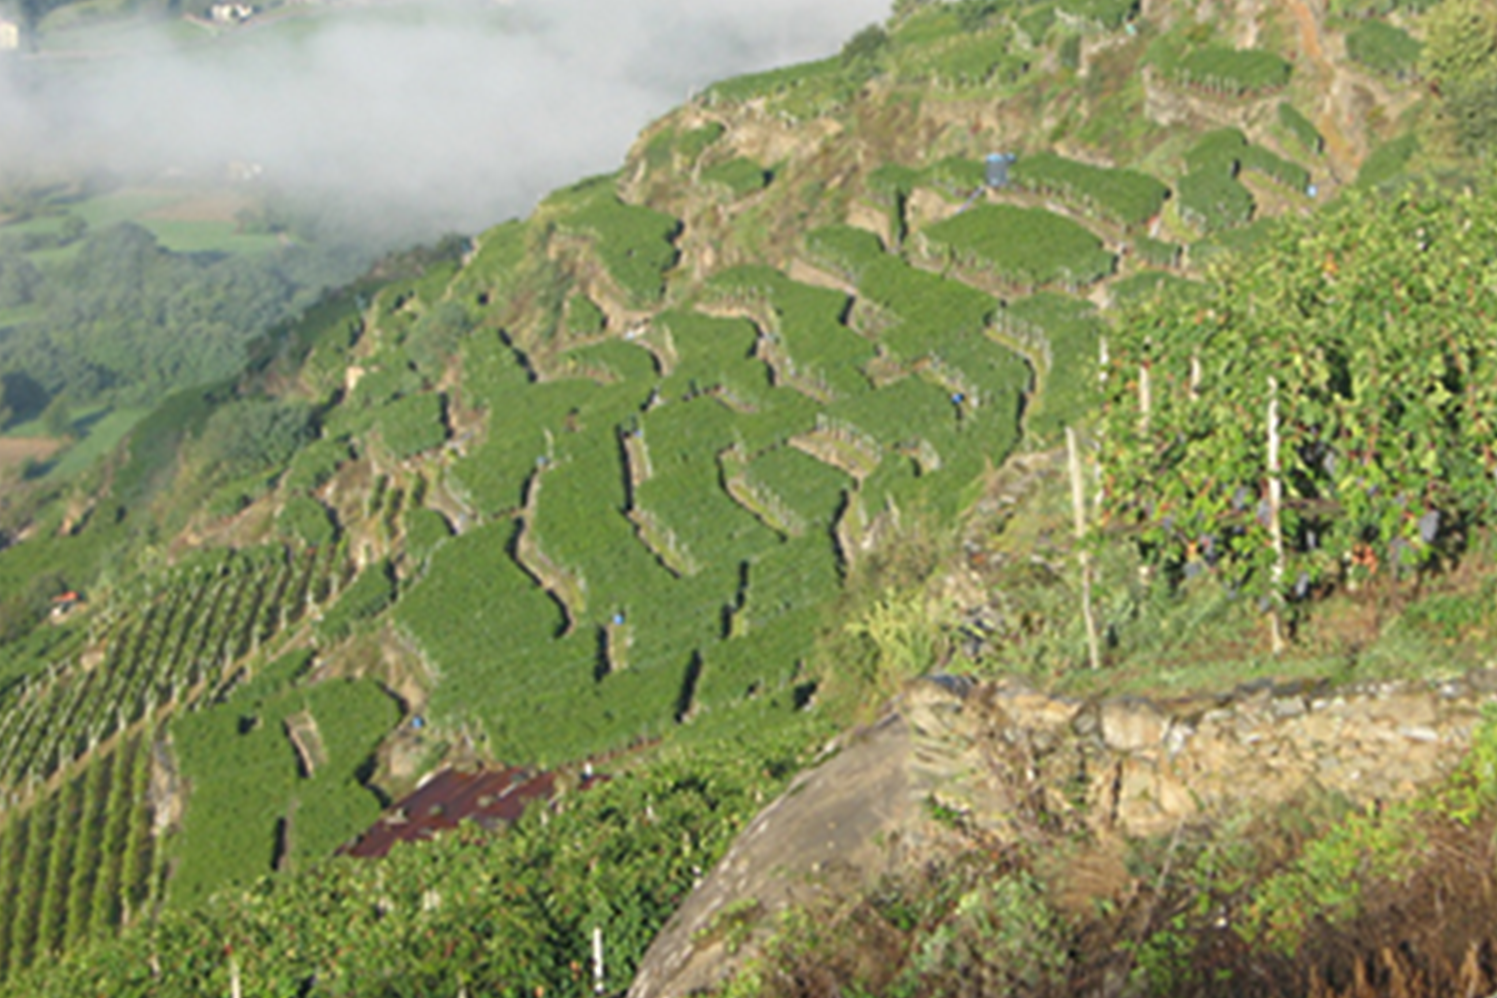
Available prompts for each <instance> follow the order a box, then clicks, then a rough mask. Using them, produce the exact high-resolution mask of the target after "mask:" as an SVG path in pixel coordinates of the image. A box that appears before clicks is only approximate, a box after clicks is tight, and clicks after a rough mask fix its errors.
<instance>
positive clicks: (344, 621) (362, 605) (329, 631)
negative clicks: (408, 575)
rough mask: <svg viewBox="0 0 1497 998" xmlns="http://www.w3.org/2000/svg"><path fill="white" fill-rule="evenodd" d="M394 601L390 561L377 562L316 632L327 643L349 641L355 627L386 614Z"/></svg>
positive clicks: (348, 591) (347, 589) (346, 593)
mask: <svg viewBox="0 0 1497 998" xmlns="http://www.w3.org/2000/svg"><path fill="white" fill-rule="evenodd" d="M394 599H395V576H394V573H393V572H391V570H390V563H389V562H388V561H384V560H381V561H377V562H375V563H374V564H372V565H369V566H368V567H366V568H365V569H364V570H363V571H362V572H360V573H359V576H358V578H356V579H354V581H353V582H352V583H351V584H350V585H349V586H348V588H346V589H344V590H343V592H342V594H341V595H339V597H338V602H337V603H335V604H334V605H333V608H332V609H331V610H329V611H328V612H327V614H326V615H325V616H324V617H323V618H322V622H321V623H320V624H318V626H317V631H318V634H319V636H320V637H321V638H322V640H323V641H324V642H327V643H333V642H337V641H340V640H342V639H343V638H344V637H347V635H348V633H349V631H351V630H352V629H353V626H354V625H355V624H357V623H359V622H360V621H363V620H369V619H370V618H373V617H377V616H379V614H380V613H382V612H384V609H385V607H387V606H389V605H390V603H391V602H393V601H394Z"/></svg>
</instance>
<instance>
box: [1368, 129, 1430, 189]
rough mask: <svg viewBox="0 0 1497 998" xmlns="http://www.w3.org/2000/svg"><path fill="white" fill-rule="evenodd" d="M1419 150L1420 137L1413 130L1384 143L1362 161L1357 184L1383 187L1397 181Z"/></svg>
mask: <svg viewBox="0 0 1497 998" xmlns="http://www.w3.org/2000/svg"><path fill="white" fill-rule="evenodd" d="M1418 151H1419V137H1418V136H1417V135H1415V134H1414V133H1413V132H1410V133H1409V134H1408V135H1404V136H1401V137H1400V138H1396V139H1394V140H1393V141H1391V142H1385V143H1383V144H1382V145H1380V146H1378V147H1377V148H1376V149H1374V150H1372V154H1371V155H1370V156H1368V157H1367V158H1366V159H1365V160H1363V161H1362V168H1361V169H1360V170H1358V171H1357V186H1358V187H1381V186H1382V185H1384V184H1389V183H1392V182H1393V181H1396V180H1397V179H1399V178H1400V177H1402V176H1403V175H1404V168H1405V167H1407V166H1408V164H1409V160H1411V159H1413V157H1414V153H1416V152H1418Z"/></svg>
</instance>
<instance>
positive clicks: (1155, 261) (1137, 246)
mask: <svg viewBox="0 0 1497 998" xmlns="http://www.w3.org/2000/svg"><path fill="white" fill-rule="evenodd" d="M1133 252H1134V253H1135V254H1136V255H1137V256H1138V259H1139V260H1141V261H1142V262H1144V263H1146V264H1148V265H1149V266H1151V267H1175V266H1178V265H1179V263H1180V244H1179V243H1171V242H1165V241H1163V240H1160V239H1151V238H1149V237H1148V236H1139V237H1138V238H1137V239H1135V240H1133Z"/></svg>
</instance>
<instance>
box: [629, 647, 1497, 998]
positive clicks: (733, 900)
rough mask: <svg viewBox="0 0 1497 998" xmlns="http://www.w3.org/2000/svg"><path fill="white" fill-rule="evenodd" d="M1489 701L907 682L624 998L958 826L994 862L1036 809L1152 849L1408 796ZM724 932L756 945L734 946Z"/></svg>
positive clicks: (1463, 689)
mask: <svg viewBox="0 0 1497 998" xmlns="http://www.w3.org/2000/svg"><path fill="white" fill-rule="evenodd" d="M1490 700H1497V672H1478V673H1472V674H1471V675H1469V676H1467V677H1465V678H1463V679H1459V680H1451V681H1447V682H1442V683H1437V684H1433V685H1430V684H1414V683H1379V684H1371V685H1363V686H1358V687H1353V688H1348V689H1343V690H1338V691H1326V690H1322V689H1319V688H1313V687H1306V686H1304V685H1298V686H1285V687H1274V686H1272V685H1269V684H1258V685H1254V686H1250V687H1245V688H1242V689H1239V690H1237V691H1234V692H1233V693H1231V694H1228V695H1226V696H1223V697H1219V698H1196V699H1191V700H1186V701H1180V702H1173V703H1166V702H1154V701H1149V700H1145V699H1141V698H1117V699H1108V700H1102V701H1095V702H1082V701H1074V700H1066V699H1062V698H1057V697H1051V696H1046V695H1044V694H1040V693H1036V692H1034V691H1032V690H1030V689H1028V688H1026V687H1024V686H1022V685H1020V684H1015V683H996V684H985V685H980V686H973V685H971V684H969V683H967V682H964V681H961V680H956V679H950V678H941V679H928V680H922V681H920V682H917V683H914V684H912V685H911V686H910V687H909V688H908V689H907V690H906V691H905V693H904V694H903V695H902V696H901V697H900V698H899V699H898V700H897V701H896V702H895V703H894V704H893V705H892V709H891V711H890V712H889V713H888V714H887V715H886V716H885V718H884V719H883V720H882V721H880V722H879V723H878V724H876V725H874V726H872V727H871V728H868V729H866V730H863V731H860V732H856V733H854V734H852V735H850V736H848V737H847V738H846V739H844V740H843V743H842V744H841V745H840V747H839V748H838V751H837V752H836V754H835V755H833V756H832V757H831V758H830V759H828V760H827V761H826V762H824V763H822V764H821V765H820V766H818V767H817V768H815V769H813V770H811V771H809V772H807V773H805V774H803V775H802V776H801V777H800V778H799V779H797V780H796V781H795V783H794V784H793V785H792V786H791V788H790V789H789V790H788V791H786V793H785V794H784V795H783V796H782V797H781V798H780V799H779V800H777V801H775V802H774V803H773V804H772V805H770V806H769V808H767V809H766V810H765V811H764V812H763V813H762V814H760V815H759V816H758V817H757V818H756V819H755V820H754V822H753V823H752V824H751V825H750V826H749V827H748V829H746V830H745V831H744V833H743V834H742V836H740V838H739V840H738V842H737V843H736V844H735V845H734V846H733V848H732V849H731V850H730V851H729V853H728V855H727V856H726V857H725V858H724V859H723V861H722V862H721V863H720V864H719V865H718V867H717V868H716V869H715V870H713V871H712V873H711V874H710V875H708V877H707V878H706V879H705V880H704V881H703V882H702V884H701V885H700V886H699V887H698V888H697V890H696V891H694V892H693V894H692V895H691V897H690V898H688V899H687V901H686V903H685V904H684V905H683V906H682V908H681V910H680V911H678V912H677V913H676V916H675V917H674V918H673V919H672V920H671V922H670V924H669V925H667V926H666V928H665V930H664V931H663V932H662V933H661V934H660V936H659V938H657V939H656V941H655V943H654V944H653V945H652V946H651V948H650V950H649V952H648V953H647V954H646V956H645V960H644V962H643V964H642V965H641V968H640V973H639V975H638V977H637V978H636V980H635V982H634V985H633V987H632V988H631V989H630V992H629V994H630V996H631V998H661V996H674V995H686V994H691V993H694V992H697V991H701V990H703V989H706V988H710V987H711V986H713V985H714V984H717V983H720V982H721V981H722V980H724V979H725V978H726V977H727V976H728V975H730V974H731V973H732V971H733V970H734V969H736V968H737V967H738V966H739V965H740V964H741V963H742V961H743V960H744V959H745V958H746V957H748V956H751V955H752V954H753V952H754V946H753V943H754V939H755V938H758V939H761V940H762V938H763V937H764V935H766V934H767V933H768V931H769V928H770V927H771V926H772V925H773V918H772V916H773V915H774V914H775V913H776V912H778V911H780V910H783V909H784V908H786V907H787V906H790V905H795V904H804V903H807V902H809V901H811V900H813V899H815V898H816V897H817V896H818V895H824V896H831V897H840V896H845V895H846V894H848V893H850V892H851V891H853V890H855V889H856V888H857V887H859V886H862V885H864V884H866V883H868V882H870V881H873V880H876V879H877V878H878V877H880V876H882V875H884V874H887V873H890V872H893V871H895V870H897V869H899V868H900V867H901V866H905V865H907V864H911V863H920V862H924V861H926V860H929V859H933V858H936V857H938V856H940V855H941V854H943V853H945V852H947V851H949V850H952V849H959V848H963V847H964V844H963V843H964V842H970V840H969V839H968V840H964V839H962V838H961V837H960V836H958V835H957V833H955V832H954V831H953V830H952V829H951V827H950V824H951V822H950V820H949V819H950V817H951V816H952V815H954V814H955V815H960V816H961V824H962V825H963V826H964V827H965V829H966V832H967V834H968V835H969V836H970V835H974V834H975V835H977V836H979V837H981V838H983V839H985V840H987V841H989V842H991V843H994V844H1001V843H1004V842H1007V841H1012V840H1013V839H1015V838H1016V837H1017V836H1019V835H1020V834H1022V833H1023V830H1024V828H1025V827H1026V822H1027V821H1029V820H1030V817H1031V816H1032V814H1033V813H1034V811H1035V810H1036V809H1042V810H1044V811H1047V812H1049V813H1051V814H1064V815H1066V816H1068V817H1069V818H1071V819H1073V820H1077V821H1080V822H1083V823H1085V824H1086V825H1088V826H1090V827H1091V828H1093V829H1094V830H1095V831H1096V832H1098V833H1106V834H1109V835H1117V834H1122V835H1124V836H1148V835H1158V834H1162V833H1168V832H1171V831H1173V830H1174V829H1177V828H1179V827H1181V826H1183V825H1195V824H1210V823H1212V822H1214V821H1215V820H1217V819H1218V818H1221V817H1224V816H1226V815H1228V814H1230V813H1231V812H1233V811H1236V810H1240V809H1241V808H1243V807H1245V806H1248V807H1251V806H1271V805H1273V804H1276V803H1280V802H1283V801H1287V800H1290V799H1293V798H1296V797H1298V796H1299V795H1301V794H1304V793H1306V792H1317V791H1319V792H1330V793H1335V794H1340V795H1343V796H1345V797H1346V798H1348V799H1350V800H1352V801H1353V802H1357V803H1362V802H1368V801H1373V800H1387V799H1392V798H1397V797H1404V796H1407V795H1409V794H1411V793H1413V792H1414V791H1415V789H1416V788H1418V787H1419V786H1420V785H1422V784H1427V783H1429V782H1430V781H1432V780H1435V779H1437V778H1439V777H1440V776H1441V775H1443V774H1444V773H1445V772H1447V771H1448V770H1449V768H1450V767H1451V766H1453V765H1454V764H1455V763H1456V762H1457V761H1458V760H1459V758H1460V756H1461V754H1462V751H1463V750H1464V748H1465V746H1466V745H1467V744H1469V742H1470V739H1471V733H1472V729H1473V727H1474V725H1475V723H1476V721H1477V719H1478V717H1479V715H1480V712H1481V708H1482V705H1483V703H1485V702H1487V701H1490ZM943 816H944V818H943ZM725 916H726V917H725ZM728 918H745V919H747V920H750V921H752V922H753V923H754V924H756V925H757V926H758V929H757V933H758V935H757V936H755V935H753V934H752V933H751V934H750V939H749V941H748V942H747V943H746V944H743V945H739V946H736V947H730V946H729V945H728V942H727V940H726V939H725V935H726V933H725V932H724V931H723V929H724V922H725V920H726V919H728Z"/></svg>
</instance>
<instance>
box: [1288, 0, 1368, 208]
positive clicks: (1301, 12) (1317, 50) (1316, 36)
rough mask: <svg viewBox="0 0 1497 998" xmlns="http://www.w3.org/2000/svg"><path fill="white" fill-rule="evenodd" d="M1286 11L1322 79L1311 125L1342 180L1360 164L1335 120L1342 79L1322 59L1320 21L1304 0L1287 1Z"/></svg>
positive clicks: (1354, 172) (1360, 157) (1331, 66)
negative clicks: (1291, 17)
mask: <svg viewBox="0 0 1497 998" xmlns="http://www.w3.org/2000/svg"><path fill="white" fill-rule="evenodd" d="M1289 10H1290V12H1291V13H1293V14H1294V19H1295V21H1296V22H1297V23H1298V24H1299V30H1300V48H1301V50H1302V51H1303V52H1304V55H1305V58H1307V59H1309V60H1310V61H1311V62H1312V63H1314V64H1315V68H1316V71H1317V74H1318V75H1319V77H1320V79H1321V80H1323V81H1324V85H1323V86H1322V87H1321V88H1320V89H1321V92H1322V93H1323V94H1324V99H1323V100H1322V101H1321V104H1320V106H1319V107H1317V108H1316V109H1315V127H1316V128H1317V129H1319V130H1320V134H1321V136H1322V137H1324V139H1325V153H1326V158H1327V159H1329V160H1330V161H1331V170H1332V172H1333V173H1334V175H1335V176H1336V178H1337V179H1338V180H1340V181H1341V182H1342V183H1346V182H1349V181H1350V180H1351V179H1352V178H1354V177H1355V176H1356V173H1357V169H1358V167H1360V166H1361V163H1362V154H1361V152H1360V151H1359V150H1358V149H1357V147H1356V145H1355V143H1353V142H1352V141H1351V140H1350V139H1348V138H1347V136H1346V134H1345V133H1344V132H1343V131H1342V130H1341V126H1340V124H1339V122H1338V121H1337V113H1336V112H1337V110H1338V105H1339V103H1340V101H1339V99H1338V98H1339V95H1340V93H1341V92H1342V90H1343V89H1344V81H1342V80H1341V78H1340V74H1339V73H1338V72H1337V70H1336V67H1335V66H1334V65H1333V64H1332V63H1331V61H1330V60H1329V59H1327V58H1326V54H1325V44H1324V43H1323V41H1322V40H1321V35H1320V21H1319V19H1318V18H1317V17H1316V16H1315V12H1314V11H1312V10H1311V9H1310V5H1309V3H1307V2H1306V0H1289Z"/></svg>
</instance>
